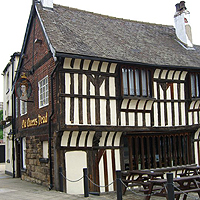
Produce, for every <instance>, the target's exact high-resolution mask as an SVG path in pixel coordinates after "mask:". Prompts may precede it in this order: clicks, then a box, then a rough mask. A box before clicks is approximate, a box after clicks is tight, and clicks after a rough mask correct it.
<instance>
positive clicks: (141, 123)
mask: <svg viewBox="0 0 200 200" xmlns="http://www.w3.org/2000/svg"><path fill="white" fill-rule="evenodd" d="M137 115H138V126H143V118H142V116H143V115H142V113H138V114H137Z"/></svg>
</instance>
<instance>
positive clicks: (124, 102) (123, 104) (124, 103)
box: [121, 99, 129, 109]
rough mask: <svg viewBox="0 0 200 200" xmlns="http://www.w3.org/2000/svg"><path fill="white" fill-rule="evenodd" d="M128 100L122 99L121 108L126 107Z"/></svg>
mask: <svg viewBox="0 0 200 200" xmlns="http://www.w3.org/2000/svg"><path fill="white" fill-rule="evenodd" d="M128 101H129V100H128V99H124V100H123V101H122V106H121V109H126V108H127V104H128Z"/></svg>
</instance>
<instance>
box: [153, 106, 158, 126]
mask: <svg viewBox="0 0 200 200" xmlns="http://www.w3.org/2000/svg"><path fill="white" fill-rule="evenodd" d="M153 110H154V126H158V104H157V103H156V102H154V105H153Z"/></svg>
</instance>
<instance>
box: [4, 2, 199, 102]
mask: <svg viewBox="0 0 200 200" xmlns="http://www.w3.org/2000/svg"><path fill="white" fill-rule="evenodd" d="M179 2H180V1H177V0H140V1H138V0H121V1H119V0H117V1H116V0H54V3H56V4H60V5H66V6H69V7H73V8H79V9H82V10H87V11H91V12H94V13H101V14H105V15H109V16H114V17H119V18H124V19H131V20H137V21H144V22H150V23H157V24H165V25H174V19H173V16H174V13H175V10H176V9H175V4H176V3H179ZM185 2H186V7H187V9H188V10H189V11H190V15H191V16H190V18H191V26H192V35H193V43H194V44H198V45H200V22H199V20H200V14H199V10H200V0H187V1H185ZM31 4H32V0H3V1H1V4H0V5H1V6H0V24H1V37H0V45H1V48H0V51H1V52H0V55H1V57H0V58H1V59H0V71H1V73H2V72H3V70H4V68H5V67H6V65H7V63H8V62H9V60H10V56H11V55H12V54H13V53H14V52H20V51H21V47H22V43H23V39H24V34H25V30H26V25H27V22H28V17H29V14H30V9H31ZM2 80H3V76H2V75H1V76H0V101H1V102H2V101H3V81H2Z"/></svg>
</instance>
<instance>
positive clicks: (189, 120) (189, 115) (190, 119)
mask: <svg viewBox="0 0 200 200" xmlns="http://www.w3.org/2000/svg"><path fill="white" fill-rule="evenodd" d="M188 124H189V125H192V112H188Z"/></svg>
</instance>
